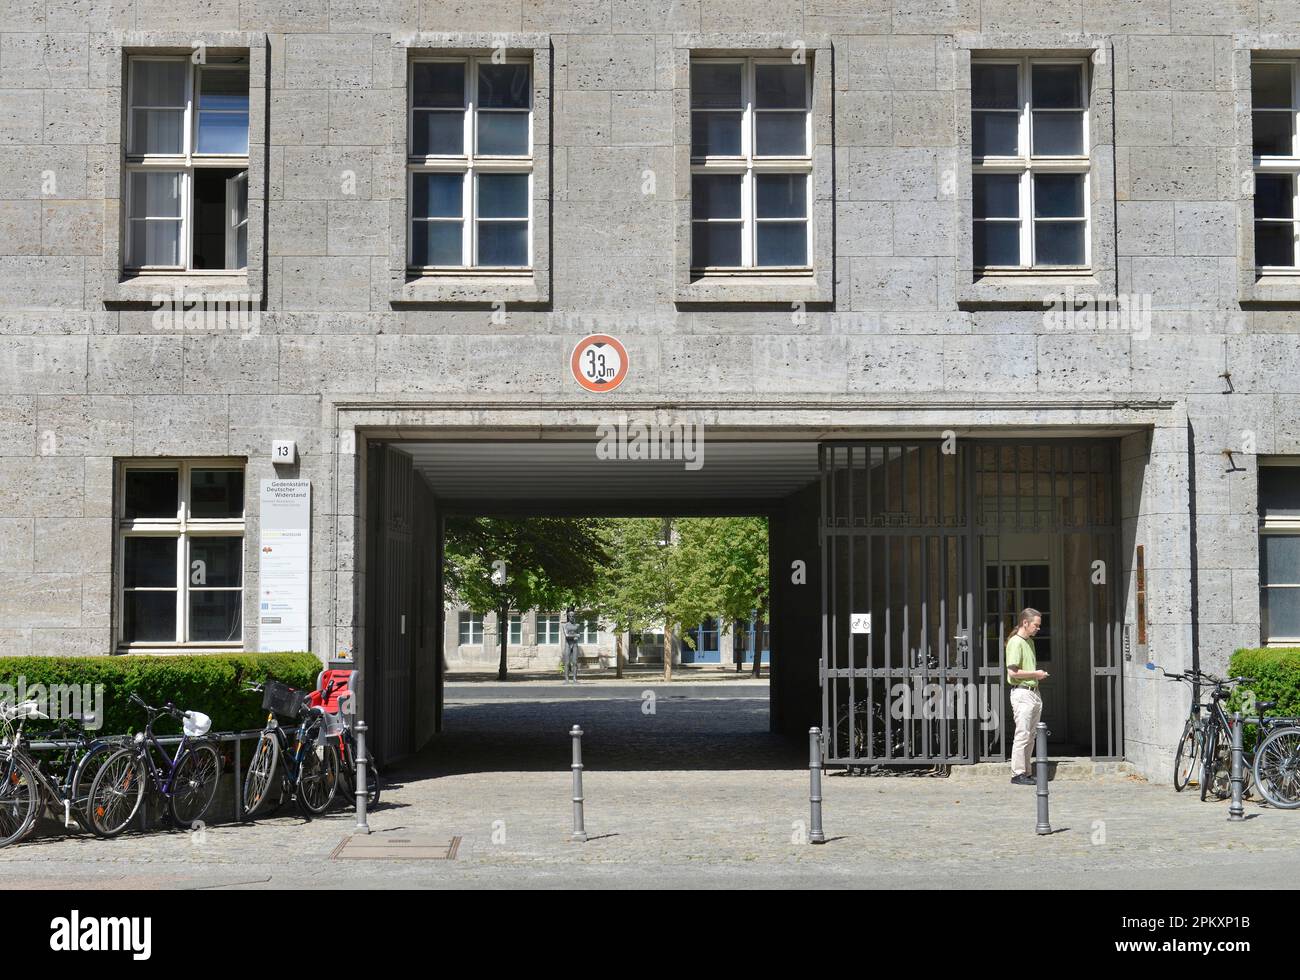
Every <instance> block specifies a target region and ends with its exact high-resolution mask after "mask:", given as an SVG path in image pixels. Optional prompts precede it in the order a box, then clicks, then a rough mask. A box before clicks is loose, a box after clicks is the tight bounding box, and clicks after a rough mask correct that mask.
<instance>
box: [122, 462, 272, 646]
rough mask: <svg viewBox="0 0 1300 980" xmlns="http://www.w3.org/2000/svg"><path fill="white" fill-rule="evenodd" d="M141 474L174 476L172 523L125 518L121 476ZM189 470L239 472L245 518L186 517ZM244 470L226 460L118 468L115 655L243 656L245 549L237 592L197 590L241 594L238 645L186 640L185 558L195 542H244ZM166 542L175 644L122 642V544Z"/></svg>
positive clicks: (212, 588) (128, 464) (241, 465)
mask: <svg viewBox="0 0 1300 980" xmlns="http://www.w3.org/2000/svg"><path fill="white" fill-rule="evenodd" d="M140 470H168V471H170V470H175V471H176V473H177V480H178V481H179V485H178V487H177V496H178V501H177V511H176V516H175V517H173V518H160V517H153V518H135V519H128V518H126V517H125V516H124V512H123V509H124V507H125V505H126V476H127V473H129V472H138V471H140ZM194 470H238V471H240V472H241V473H243V474H244V479H245V483H244V512H243V513H241V514H240V515H239V516H238V517H231V518H193V517H190V516H189V514H190V498H191V489H192V488H191V475H192V473H193V471H194ZM247 479H248V469H247V467H246V465H245V464H244V462H243V461H242V460H231V459H182V460H176V459H157V460H125V461H123V462H122V463H121V464H120V465H119V466H118V467H117V476H116V481H117V493H116V497H117V505H116V509H115V514H114V517H115V524H116V526H117V558H116V561H115V563H114V565H115V567H114V575H115V576H116V580H115V585H114V594H115V596H116V599H117V608H118V610H119V615H118V617H117V623H116V626H115V630H114V633H115V635H114V641H115V645H116V647H117V648H118V649H122V650H145V649H173V648H174V649H215V648H220V649H223V650H242V649H243V646H244V635H245V633H244V627H245V623H244V618H245V617H244V616H243V609H244V593H245V590H246V588H247V572H248V562H247V558H246V551H247V548H245V547H241V548H240V570H239V581H240V585H239V586H238V587H234V586H220V587H217V586H202V587H201V588H202V589H203V590H204V591H225V592H238V593H240V619H239V639H237V640H189V639H186V637H188V636H189V628H190V622H189V619H190V616H189V592H190V584H189V579H190V576H189V567H190V562H189V555H190V542H191V541H192V540H193V539H194V538H230V537H237V538H239V539H240V540H241V541H243V540H244V538H245V518H246V515H247V513H248V483H247ZM143 537H167V538H172V537H174V538H176V634H175V636H176V638H175V639H173V640H170V641H168V640H137V641H135V642H127V640H126V635H125V630H126V613H125V609H126V606H125V602H126V599H125V594H126V592H127V591H128V590H127V589H126V541H127V539H128V538H143ZM130 591H171V590H170V589H166V588H162V587H157V588H155V589H151V588H148V587H146V588H144V589H139V590H137V589H132V590H130Z"/></svg>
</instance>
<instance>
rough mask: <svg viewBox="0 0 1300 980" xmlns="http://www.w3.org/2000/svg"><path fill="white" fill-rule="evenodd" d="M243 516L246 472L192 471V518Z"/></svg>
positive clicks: (228, 470) (224, 470) (225, 470)
mask: <svg viewBox="0 0 1300 980" xmlns="http://www.w3.org/2000/svg"><path fill="white" fill-rule="evenodd" d="M243 513H244V471H243V470H232V469H221V470H193V471H191V473H190V517H204V518H211V517H242V516H243Z"/></svg>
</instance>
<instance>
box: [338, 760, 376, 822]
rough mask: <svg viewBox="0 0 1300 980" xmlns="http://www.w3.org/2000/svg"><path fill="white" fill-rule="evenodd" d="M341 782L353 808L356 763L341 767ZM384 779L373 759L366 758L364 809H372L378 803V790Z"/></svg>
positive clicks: (354, 803)
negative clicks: (344, 784)
mask: <svg viewBox="0 0 1300 980" xmlns="http://www.w3.org/2000/svg"><path fill="white" fill-rule="evenodd" d="M343 773H344V775H343V782H344V783H346V786H345V787H344V789H345V791H346V792H347V794H348V800H349V801H350V802H351V804H352V807H353V809H355V808H356V805H357V770H356V764H355V763H353V764H352V765H351V766H344V767H343ZM383 785H384V780H383V777H382V776H381V775H380V773H379V767H378V766H377V765H375V760H374V759H367V760H366V810H367V811H369V810H373V809H374V808H375V807H376V806H378V805H379V791H380V790H381V789H382V788H383Z"/></svg>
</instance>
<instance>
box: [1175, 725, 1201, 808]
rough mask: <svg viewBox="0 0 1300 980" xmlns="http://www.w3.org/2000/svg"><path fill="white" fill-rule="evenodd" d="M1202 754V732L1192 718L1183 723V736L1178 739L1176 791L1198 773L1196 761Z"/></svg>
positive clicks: (1178, 791)
mask: <svg viewBox="0 0 1300 980" xmlns="http://www.w3.org/2000/svg"><path fill="white" fill-rule="evenodd" d="M1200 755H1201V733H1200V730H1199V728H1198V727H1197V725H1196V724H1195V723H1194V722H1193V721H1192V720H1191V719H1190V718H1188V719H1187V723H1186V724H1185V725H1183V737H1182V738H1181V739H1179V740H1178V752H1177V754H1176V755H1175V756H1174V791H1175V792H1177V793H1181V792H1182V791H1183V790H1184V789H1186V788H1187V784H1188V783H1190V782H1191V781H1192V776H1193V775H1194V774H1195V773H1196V762H1197V760H1198V759H1199V758H1200Z"/></svg>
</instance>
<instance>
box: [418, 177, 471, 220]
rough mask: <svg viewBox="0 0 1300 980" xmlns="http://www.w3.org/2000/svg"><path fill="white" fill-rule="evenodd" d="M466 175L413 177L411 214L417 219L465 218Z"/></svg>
mask: <svg viewBox="0 0 1300 980" xmlns="http://www.w3.org/2000/svg"><path fill="white" fill-rule="evenodd" d="M464 179H465V175H464V174H431V173H418V174H414V175H413V176H412V177H411V214H412V215H413V216H414V217H416V218H460V217H463V215H462V213H461V212H462V211H463V209H464V198H463V195H462V190H461V188H462V182H463V181H464Z"/></svg>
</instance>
